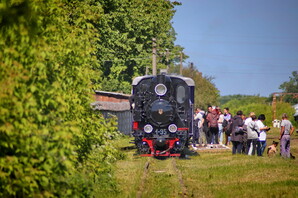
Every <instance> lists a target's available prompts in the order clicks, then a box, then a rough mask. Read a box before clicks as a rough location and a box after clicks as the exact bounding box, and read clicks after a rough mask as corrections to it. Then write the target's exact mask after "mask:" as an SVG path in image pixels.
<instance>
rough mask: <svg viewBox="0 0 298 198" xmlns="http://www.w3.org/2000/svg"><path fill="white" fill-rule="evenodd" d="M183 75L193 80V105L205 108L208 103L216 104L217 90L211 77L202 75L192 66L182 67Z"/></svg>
mask: <svg viewBox="0 0 298 198" xmlns="http://www.w3.org/2000/svg"><path fill="white" fill-rule="evenodd" d="M183 76H187V77H190V78H192V79H193V80H194V81H195V106H196V107H200V108H202V109H207V106H208V105H218V99H219V91H218V89H217V88H216V87H215V85H214V84H213V82H212V78H211V77H203V76H202V73H200V72H199V71H198V70H197V69H196V68H195V67H194V66H192V65H190V66H189V67H187V68H183Z"/></svg>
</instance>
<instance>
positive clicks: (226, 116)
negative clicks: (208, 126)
mask: <svg viewBox="0 0 298 198" xmlns="http://www.w3.org/2000/svg"><path fill="white" fill-rule="evenodd" d="M224 119H225V120H226V121H227V122H226V125H224V126H223V127H224V130H223V131H224V132H225V138H226V139H225V145H226V146H227V145H228V144H229V142H230V134H229V133H228V123H229V122H231V119H232V114H230V109H229V107H226V108H224Z"/></svg>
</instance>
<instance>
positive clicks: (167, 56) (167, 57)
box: [166, 49, 170, 72]
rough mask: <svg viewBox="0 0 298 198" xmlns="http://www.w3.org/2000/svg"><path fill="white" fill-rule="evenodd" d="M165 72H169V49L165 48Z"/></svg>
mask: <svg viewBox="0 0 298 198" xmlns="http://www.w3.org/2000/svg"><path fill="white" fill-rule="evenodd" d="M166 61H167V72H169V67H170V66H169V49H166Z"/></svg>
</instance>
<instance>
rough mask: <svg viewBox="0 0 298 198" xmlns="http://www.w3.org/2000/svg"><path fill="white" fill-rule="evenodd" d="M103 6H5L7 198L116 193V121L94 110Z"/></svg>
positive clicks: (2, 182) (0, 11) (1, 41)
mask: <svg viewBox="0 0 298 198" xmlns="http://www.w3.org/2000/svg"><path fill="white" fill-rule="evenodd" d="M99 8H100V7H99V6H98V5H96V4H95V1H71V2H68V1H59V0H56V1H46V2H45V1H27V0H23V1H9V0H4V1H1V3H0V27H1V29H0V49H1V50H0V87H1V92H0V108H1V111H0V139H1V141H0V196H1V197H36V196H39V197H56V196H57V197H58V196H59V197H75V196H87V197H89V196H92V194H93V193H94V192H93V191H94V187H95V186H96V185H99V184H100V185H102V184H105V185H106V186H105V188H106V189H110V190H111V189H112V187H113V181H112V180H111V179H110V173H111V165H110V163H111V162H113V161H115V159H117V158H119V157H120V155H119V154H118V151H116V150H115V149H114V148H113V147H112V146H111V145H110V144H109V143H108V141H109V139H111V138H113V137H116V136H117V131H116V128H115V127H114V124H113V122H106V121H105V120H104V119H103V118H102V116H101V115H97V114H95V113H94V112H93V111H91V109H90V102H91V97H90V96H91V95H90V94H91V93H92V89H94V88H95V87H94V85H92V84H91V79H93V78H97V77H98V76H99V74H100V72H99V71H98V70H94V67H96V66H98V61H97V59H96V56H95V55H94V54H96V50H97V49H96V47H95V43H96V42H97V41H98V38H99V34H98V31H97V30H96V28H94V23H96V21H97V20H98V19H99V18H100V17H101V15H102V12H101V10H100V9H99Z"/></svg>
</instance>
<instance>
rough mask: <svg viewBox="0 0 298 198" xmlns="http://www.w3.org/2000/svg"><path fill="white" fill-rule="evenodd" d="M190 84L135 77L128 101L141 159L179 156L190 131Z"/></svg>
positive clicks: (172, 79)
mask: <svg viewBox="0 0 298 198" xmlns="http://www.w3.org/2000/svg"><path fill="white" fill-rule="evenodd" d="M193 104H194V81H193V80H192V79H191V78H187V77H182V76H173V75H166V74H160V75H156V76H140V77H136V78H135V79H134V80H133V82H132V96H131V98H130V106H131V112H132V115H133V127H132V128H133V136H134V143H135V145H136V147H137V149H138V152H139V154H140V155H141V156H180V155H181V153H182V152H183V150H184V149H185V148H186V147H187V146H188V141H189V137H190V135H191V134H192V131H193Z"/></svg>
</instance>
